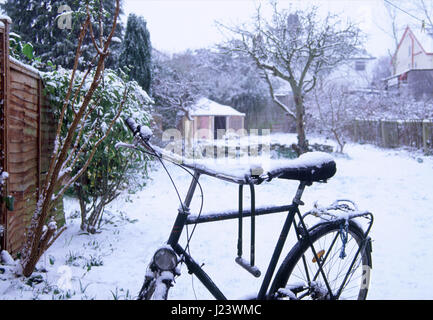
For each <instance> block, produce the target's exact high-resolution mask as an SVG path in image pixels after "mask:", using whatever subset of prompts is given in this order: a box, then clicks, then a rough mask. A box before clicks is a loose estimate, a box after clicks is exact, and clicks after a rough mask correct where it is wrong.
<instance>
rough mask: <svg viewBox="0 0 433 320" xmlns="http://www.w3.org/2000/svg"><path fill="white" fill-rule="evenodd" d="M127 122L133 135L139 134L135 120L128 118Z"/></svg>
mask: <svg viewBox="0 0 433 320" xmlns="http://www.w3.org/2000/svg"><path fill="white" fill-rule="evenodd" d="M125 122H126V125H127V126H128V128H129V130H131V131H132V133H133V134H134V135H135V134H136V133H137V124H136V123H135V121H134V119H132V118H128V119H126V121H125Z"/></svg>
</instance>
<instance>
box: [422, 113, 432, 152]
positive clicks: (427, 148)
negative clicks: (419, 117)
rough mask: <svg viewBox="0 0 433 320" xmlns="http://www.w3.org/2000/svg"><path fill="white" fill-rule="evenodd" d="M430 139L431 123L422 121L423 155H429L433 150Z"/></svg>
mask: <svg viewBox="0 0 433 320" xmlns="http://www.w3.org/2000/svg"><path fill="white" fill-rule="evenodd" d="M432 138H433V121H431V120H424V121H423V123H422V141H423V149H424V152H425V153H430V152H431V151H432V149H433V145H432Z"/></svg>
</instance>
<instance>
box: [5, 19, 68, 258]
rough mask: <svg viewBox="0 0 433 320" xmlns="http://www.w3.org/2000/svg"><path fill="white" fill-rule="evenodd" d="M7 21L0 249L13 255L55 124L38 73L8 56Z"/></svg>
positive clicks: (31, 210)
mask: <svg viewBox="0 0 433 320" xmlns="http://www.w3.org/2000/svg"><path fill="white" fill-rule="evenodd" d="M10 22H11V21H10V19H9V18H7V17H0V89H1V90H0V104H1V112H0V146H1V154H0V177H1V179H0V189H1V197H0V204H1V207H0V250H7V251H9V252H10V253H11V254H16V253H18V252H19V251H20V250H21V248H22V246H23V245H24V241H25V233H26V229H27V227H28V225H29V222H30V219H31V217H32V215H33V213H34V212H35V209H36V203H37V201H38V198H39V190H41V185H42V183H43V182H44V177H45V174H44V173H46V172H47V171H48V166H49V162H50V157H51V154H52V152H53V149H54V140H55V134H56V120H55V116H54V113H53V110H51V108H50V105H49V103H48V99H46V97H45V96H44V94H43V89H44V88H43V84H42V79H41V77H40V75H39V72H38V70H36V69H34V68H32V67H31V66H28V65H25V64H23V63H21V62H19V61H18V60H15V59H13V58H12V57H10V56H9V28H10ZM54 210H57V211H58V212H57V213H59V212H60V211H62V210H61V206H60V207H57V208H55V209H54ZM62 216H63V214H59V215H57V217H58V218H59V219H63V218H61V217H62ZM58 222H61V221H59V220H58Z"/></svg>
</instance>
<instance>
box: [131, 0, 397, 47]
mask: <svg viewBox="0 0 433 320" xmlns="http://www.w3.org/2000/svg"><path fill="white" fill-rule="evenodd" d="M261 2H267V1H261ZM290 2H291V3H292V5H295V6H302V5H304V4H305V3H307V4H316V5H318V6H319V7H320V9H321V10H322V11H324V12H325V11H326V12H328V11H331V12H334V13H338V14H339V15H340V16H341V17H342V18H345V17H348V18H350V19H351V20H352V21H355V22H357V23H359V26H360V27H361V28H362V30H363V31H364V32H365V33H366V34H367V36H368V42H367V45H366V47H367V49H368V51H369V52H370V53H371V54H373V55H374V56H381V55H386V54H387V52H388V49H389V48H391V47H392V45H393V42H392V39H391V38H390V37H389V36H387V34H386V33H385V32H383V31H382V30H381V28H382V29H386V28H387V27H388V24H389V18H388V16H387V14H386V11H385V7H384V5H383V1H382V0H303V1H302V0H295V1H287V0H280V4H281V5H282V6H284V7H287V6H288V4H289V3H290ZM258 3H260V1H258V0H145V1H143V0H124V9H125V20H126V16H127V15H128V14H129V13H135V14H137V15H141V16H143V17H144V18H145V19H146V20H147V22H148V29H149V31H150V34H151V41H152V44H153V46H154V47H155V48H157V49H159V50H162V51H165V52H179V51H184V50H186V49H188V48H191V49H196V48H200V47H207V46H211V45H212V44H214V43H216V42H218V41H221V40H222V36H221V34H220V33H219V31H218V29H217V28H216V27H215V21H216V20H217V21H221V22H225V23H229V24H231V23H239V22H245V21H248V20H249V18H250V17H251V16H252V15H253V13H254V10H255V8H256V6H257V4H258ZM293 3H294V4H293ZM378 25H379V26H380V28H379V27H378Z"/></svg>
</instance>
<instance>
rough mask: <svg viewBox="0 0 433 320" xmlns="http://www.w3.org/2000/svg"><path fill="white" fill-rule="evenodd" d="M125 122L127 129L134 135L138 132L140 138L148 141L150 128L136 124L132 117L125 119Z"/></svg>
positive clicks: (150, 134) (150, 135) (150, 133)
mask: <svg viewBox="0 0 433 320" xmlns="http://www.w3.org/2000/svg"><path fill="white" fill-rule="evenodd" d="M125 122H126V125H127V126H128V128H129V130H131V131H132V133H133V134H134V136H136V135H137V134H138V135H139V136H140V138H141V139H142V140H143V141H145V142H147V141H149V139H150V138H151V137H152V135H153V132H152V130H150V128H149V127H146V126H140V125H137V123H136V122H135V121H134V119H132V118H128V119H126V121H125Z"/></svg>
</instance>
